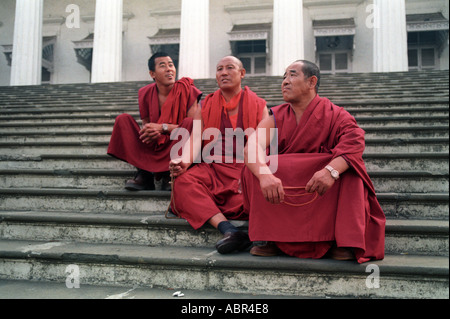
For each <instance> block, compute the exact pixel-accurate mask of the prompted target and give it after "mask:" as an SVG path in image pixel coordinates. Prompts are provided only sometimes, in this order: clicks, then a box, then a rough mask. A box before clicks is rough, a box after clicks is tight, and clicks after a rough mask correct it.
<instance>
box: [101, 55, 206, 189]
mask: <svg viewBox="0 0 450 319" xmlns="http://www.w3.org/2000/svg"><path fill="white" fill-rule="evenodd" d="M148 66H149V70H150V71H149V72H150V76H151V77H152V78H153V80H154V81H155V83H152V84H149V85H147V86H145V87H143V88H141V89H140V90H139V94H138V95H139V112H140V117H141V119H142V124H143V126H142V128H141V127H139V125H138V123H137V122H136V121H135V119H134V118H133V117H132V116H131V115H129V114H121V115H119V116H118V117H117V118H116V122H115V124H114V128H113V132H112V136H111V141H110V143H109V146H108V151H107V153H108V154H109V155H111V156H114V157H116V158H118V159H120V160H123V161H125V162H127V163H130V164H131V165H133V166H135V167H137V168H138V172H137V174H136V176H135V178H134V179H132V180H129V181H127V182H126V184H125V188H126V189H128V190H153V189H155V184H154V174H155V178H156V180H161V179H162V185H161V189H162V190H170V184H169V179H170V178H169V171H168V170H169V162H170V151H171V148H172V146H173V145H174V144H175V143H177V142H178V141H179V140H178V139H175V140H171V139H170V135H171V133H172V132H173V131H175V130H177V129H178V128H183V129H186V130H187V131H190V130H191V129H192V118H193V116H194V114H195V112H196V111H197V109H199V106H198V102H199V101H200V98H201V96H202V92H200V91H199V90H198V89H197V88H196V87H195V86H194V81H193V80H192V79H190V78H182V79H180V80H179V81H175V79H176V69H175V66H174V64H173V62H172V59H171V58H170V57H169V56H168V54H167V53H164V52H158V53H155V54H154V55H153V56H152V57H151V58H150V59H149V62H148Z"/></svg>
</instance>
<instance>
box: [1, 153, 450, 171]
mask: <svg viewBox="0 0 450 319" xmlns="http://www.w3.org/2000/svg"><path fill="white" fill-rule="evenodd" d="M105 153H106V152H105ZM105 153H104V154H101V155H93V154H87V155H83V154H75V153H74V154H42V155H36V156H32V155H24V154H18V155H12V154H4V155H3V153H2V154H1V155H0V169H53V170H72V169H99V170H102V169H128V170H133V167H132V166H131V165H129V164H127V163H125V162H122V161H119V160H117V159H115V158H113V157H111V156H108V155H106V154H105ZM364 160H365V164H366V167H367V170H368V171H372V172H377V171H400V172H403V171H408V170H411V169H412V168H413V169H414V170H417V171H426V172H430V173H432V174H441V173H442V172H444V173H448V167H449V156H448V153H445V152H443V153H382V152H378V153H368V152H366V153H365V154H364Z"/></svg>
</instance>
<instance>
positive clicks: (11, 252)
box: [0, 240, 449, 280]
mask: <svg viewBox="0 0 450 319" xmlns="http://www.w3.org/2000/svg"><path fill="white" fill-rule="evenodd" d="M0 258H2V259H30V258H31V259H34V260H52V261H57V262H69V263H76V262H79V263H84V262H87V263H107V264H122V265H130V264H134V265H136V264H139V265H140V266H144V265H152V266H176V267H189V268H197V269H198V268H200V269H208V270H212V269H229V270H232V269H234V270H243V269H248V270H250V269H251V270H252V271H258V270H276V271H281V272H294V273H301V272H314V273H330V272H333V273H337V272H339V273H345V274H359V275H361V274H364V273H365V270H366V267H367V265H368V264H369V263H370V264H376V265H378V267H379V269H380V273H381V274H383V275H384V276H389V275H391V276H398V275H400V276H401V275H403V276H408V275H414V276H432V277H439V278H443V279H444V278H446V279H447V280H448V274H449V259H448V257H440V256H414V255H387V256H386V257H385V259H384V260H381V261H373V262H372V261H371V262H369V263H365V264H358V263H356V262H355V261H348V262H343V261H336V260H331V259H317V260H313V259H300V258H293V257H288V256H276V257H265V258H258V257H255V256H252V255H251V254H249V253H248V252H240V253H233V254H228V255H220V254H219V253H218V252H217V251H216V250H213V249H211V248H199V247H150V246H143V245H115V244H91V243H79V242H72V241H52V242H45V241H25V240H0Z"/></svg>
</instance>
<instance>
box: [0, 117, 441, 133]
mask: <svg viewBox="0 0 450 319" xmlns="http://www.w3.org/2000/svg"><path fill="white" fill-rule="evenodd" d="M133 116H134V117H135V119H136V120H138V119H139V115H138V114H137V113H136V112H134V113H133ZM355 118H356V121H357V122H358V123H359V124H360V125H365V124H371V125H375V124H377V125H379V126H408V125H413V126H421V125H423V126H430V125H431V126H439V125H444V124H447V126H448V121H449V116H448V114H447V115H435V114H431V115H428V116H426V117H425V116H424V114H422V115H416V116H413V115H410V114H408V115H402V116H389V115H381V116H380V115H378V116H376V115H373V114H372V115H370V116H365V115H359V114H356V115H355ZM48 119H49V120H47V119H46V118H45V117H32V118H29V120H28V121H17V118H11V119H10V120H8V121H5V122H3V121H1V122H2V130H1V133H4V132H8V131H11V132H16V131H17V132H23V131H27V130H31V131H33V130H37V129H40V130H44V131H45V130H49V131H50V130H56V129H61V128H64V129H67V128H72V127H75V128H76V129H85V128H87V127H93V126H98V127H100V128H101V127H105V126H106V127H112V126H113V125H114V118H113V117H112V116H111V115H107V116H105V115H101V117H100V118H96V117H93V116H89V117H84V118H83V117H81V116H79V117H73V116H71V115H70V116H67V115H66V116H65V117H64V118H63V117H57V118H56V120H55V119H52V118H51V117H50V118H48Z"/></svg>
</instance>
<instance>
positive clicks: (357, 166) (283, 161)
mask: <svg viewBox="0 0 450 319" xmlns="http://www.w3.org/2000/svg"><path fill="white" fill-rule="evenodd" d="M272 112H273V115H274V119H275V125H276V128H277V129H278V153H279V154H278V155H272V156H270V158H271V161H272V162H271V163H273V161H275V160H276V161H278V162H277V166H278V169H277V171H276V172H275V173H274V175H275V176H277V177H278V178H280V179H281V181H282V182H283V186H284V187H304V186H306V184H307V183H308V181H309V180H310V179H311V177H312V176H313V175H314V173H315V172H316V171H318V170H321V169H323V168H324V167H325V166H326V165H327V164H328V163H329V162H330V161H331V160H332V159H333V158H336V157H338V156H342V157H343V158H344V159H345V160H346V161H347V163H348V165H349V166H350V168H349V169H348V170H347V171H346V172H344V173H343V174H341V176H340V178H339V179H338V180H337V181H336V183H335V184H334V185H333V186H332V187H331V188H330V189H329V190H328V191H327V192H326V193H325V194H324V195H323V196H318V197H317V198H315V194H314V193H313V194H305V195H304V196H300V197H292V196H290V195H298V194H300V193H302V192H303V193H304V190H303V191H302V190H301V189H293V190H292V189H286V191H285V192H286V194H287V195H288V196H285V203H281V204H278V205H274V204H270V203H269V202H267V201H266V200H265V198H264V196H263V194H262V191H261V188H260V186H259V181H258V179H257V178H256V177H255V176H254V175H253V174H252V173H251V172H250V170H248V169H247V168H246V169H245V170H244V172H243V193H244V199H245V202H244V207H245V210H246V211H247V212H248V213H249V215H250V221H249V235H250V239H251V240H252V241H273V242H275V243H276V244H277V246H278V247H279V248H280V249H281V250H282V251H284V252H285V253H287V254H288V255H292V256H297V257H301V258H321V257H323V256H324V255H325V254H326V253H327V251H328V250H329V249H330V248H331V246H332V245H333V243H334V242H336V244H337V246H338V247H352V248H354V251H355V255H356V258H357V261H358V262H360V263H361V262H366V261H369V260H374V259H383V258H384V238H385V233H384V230H385V223H386V218H385V215H384V213H383V211H382V209H381V207H380V205H379V203H378V200H377V198H376V195H375V190H374V187H373V184H372V182H371V180H370V178H369V176H368V174H367V171H366V168H365V165H364V162H363V159H362V155H363V151H364V147H365V143H364V131H363V130H362V129H361V128H359V127H358V125H357V123H356V121H355V119H354V118H353V117H352V116H351V115H350V114H349V113H348V112H347V111H345V110H344V109H343V108H341V107H338V106H336V105H334V104H332V103H331V102H330V101H329V100H328V99H326V98H321V97H319V96H316V97H315V98H314V99H313V100H312V101H311V103H310V105H309V106H308V108H307V109H306V110H305V112H304V114H303V115H302V118H301V120H300V123H299V124H298V125H297V122H296V118H295V113H294V111H293V110H292V108H291V106H290V105H289V104H283V105H279V106H277V107H274V108H272ZM289 203H290V204H291V205H289ZM293 205H298V206H293Z"/></svg>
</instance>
